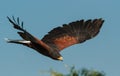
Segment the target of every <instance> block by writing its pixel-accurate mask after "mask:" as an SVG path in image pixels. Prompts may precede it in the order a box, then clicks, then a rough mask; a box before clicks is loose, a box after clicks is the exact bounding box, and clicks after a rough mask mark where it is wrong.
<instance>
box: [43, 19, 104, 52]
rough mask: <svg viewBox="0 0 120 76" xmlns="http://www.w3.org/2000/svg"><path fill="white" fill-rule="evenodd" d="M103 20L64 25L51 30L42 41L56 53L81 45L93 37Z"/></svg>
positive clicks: (81, 21)
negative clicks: (56, 51)
mask: <svg viewBox="0 0 120 76" xmlns="http://www.w3.org/2000/svg"><path fill="white" fill-rule="evenodd" d="M103 22H104V20H102V19H101V18H100V19H94V20H91V19H90V20H87V21H84V20H80V21H76V22H72V23H69V24H64V25H63V26H62V27H57V28H54V29H53V30H51V31H50V32H49V33H48V34H47V35H45V36H44V37H43V39H42V41H43V42H45V43H46V44H47V45H49V46H50V47H52V48H53V49H56V50H58V51H60V50H62V49H64V48H66V47H68V46H71V45H74V44H77V43H82V42H84V41H86V40H88V39H91V38H92V37H95V36H96V35H97V34H98V33H99V31H100V28H101V26H102V24H103Z"/></svg>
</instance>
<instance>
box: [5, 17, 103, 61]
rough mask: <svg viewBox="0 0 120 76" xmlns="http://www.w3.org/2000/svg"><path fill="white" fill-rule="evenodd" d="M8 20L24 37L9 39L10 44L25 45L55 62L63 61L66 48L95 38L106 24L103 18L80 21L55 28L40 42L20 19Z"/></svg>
mask: <svg viewBox="0 0 120 76" xmlns="http://www.w3.org/2000/svg"><path fill="white" fill-rule="evenodd" d="M7 18H8V20H9V22H10V23H12V25H13V27H14V28H15V29H17V30H18V32H17V33H18V34H19V35H20V36H21V37H22V39H21V40H11V39H7V42H8V43H16V44H22V45H25V46H27V47H30V48H32V49H34V50H36V51H37V52H39V53H41V54H43V55H45V56H47V57H50V58H52V59H54V60H63V57H62V56H61V54H60V51H61V50H63V49H64V48H67V47H69V46H71V45H74V44H78V43H83V42H85V41H86V40H89V39H91V38H93V37H95V36H96V35H97V34H98V33H99V31H100V28H101V26H102V24H103V23H104V20H103V19H102V18H99V19H93V20H92V19H89V20H86V21H85V20H83V19H82V20H78V21H75V22H71V23H69V24H63V25H62V26H60V27H57V28H54V29H53V30H51V31H50V32H48V34H46V35H45V36H44V37H43V38H42V39H41V40H40V39H38V38H36V37H35V36H33V35H31V34H30V33H29V32H28V31H26V30H25V29H24V28H23V22H21V23H20V21H19V18H17V19H16V20H15V18H14V17H12V19H10V18H9V17H7Z"/></svg>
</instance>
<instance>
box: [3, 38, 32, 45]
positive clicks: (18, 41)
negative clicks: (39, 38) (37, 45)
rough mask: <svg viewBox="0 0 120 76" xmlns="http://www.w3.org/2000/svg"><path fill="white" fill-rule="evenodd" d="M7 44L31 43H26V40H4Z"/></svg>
mask: <svg viewBox="0 0 120 76" xmlns="http://www.w3.org/2000/svg"><path fill="white" fill-rule="evenodd" d="M5 40H6V42H7V43H17V44H28V43H31V41H27V40H11V39H8V38H5Z"/></svg>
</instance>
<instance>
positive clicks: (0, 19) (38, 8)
mask: <svg viewBox="0 0 120 76" xmlns="http://www.w3.org/2000/svg"><path fill="white" fill-rule="evenodd" d="M119 3H120V1H119V0H0V76H49V73H48V71H49V70H50V69H53V70H55V71H58V72H61V73H64V74H67V73H69V67H70V66H75V67H76V69H82V68H87V69H94V70H98V71H104V72H105V74H106V76H120V59H119V58H120V40H119V39H120V35H119V32H120V9H119V8H120V4H119ZM7 16H9V17H11V16H15V17H19V18H20V20H21V21H24V28H25V29H26V30H27V31H29V32H30V33H31V34H33V35H34V36H36V37H38V38H39V39H42V38H43V37H44V35H45V34H47V32H49V31H50V30H52V29H53V28H55V27H58V26H61V25H62V24H68V23H69V22H72V21H76V20H81V19H85V20H87V19H95V18H102V19H104V20H105V22H104V24H103V26H102V28H101V31H100V33H99V35H97V36H96V37H95V38H93V39H91V40H88V41H86V42H84V43H82V44H77V45H73V46H71V47H69V48H66V49H64V50H63V51H61V55H62V56H63V57H64V61H63V62H61V61H55V60H52V59H50V58H48V57H45V56H43V55H41V54H39V53H37V52H36V51H34V50H33V49H30V48H28V47H25V46H22V45H17V44H8V43H6V42H5V40H4V38H10V39H21V38H20V37H19V36H18V35H17V33H16V30H14V29H13V28H12V26H11V24H10V23H9V21H8V20H7V18H6V17H7ZM65 65H67V66H68V67H66V66H65ZM43 72H44V73H43Z"/></svg>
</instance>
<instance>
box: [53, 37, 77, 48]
mask: <svg viewBox="0 0 120 76" xmlns="http://www.w3.org/2000/svg"><path fill="white" fill-rule="evenodd" d="M77 42H78V41H77V39H76V38H75V37H73V36H68V35H66V36H63V37H60V38H56V39H55V40H54V43H55V45H56V46H57V47H58V48H59V50H62V49H64V48H66V47H68V46H71V45H73V44H76V43H77Z"/></svg>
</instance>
